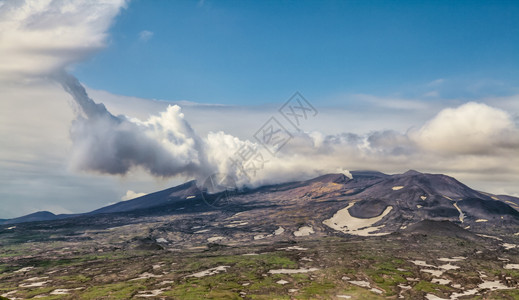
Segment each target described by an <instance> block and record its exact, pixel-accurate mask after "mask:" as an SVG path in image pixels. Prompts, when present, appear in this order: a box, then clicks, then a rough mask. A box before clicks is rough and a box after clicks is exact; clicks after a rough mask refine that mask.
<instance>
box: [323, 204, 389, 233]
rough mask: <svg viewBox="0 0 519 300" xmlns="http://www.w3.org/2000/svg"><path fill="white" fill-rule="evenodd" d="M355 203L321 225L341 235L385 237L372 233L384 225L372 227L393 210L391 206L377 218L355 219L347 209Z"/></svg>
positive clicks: (349, 205)
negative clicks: (341, 233)
mask: <svg viewBox="0 0 519 300" xmlns="http://www.w3.org/2000/svg"><path fill="white" fill-rule="evenodd" d="M353 205H355V203H350V204H348V206H347V207H345V208H343V209H341V210H339V211H337V212H336V213H335V214H334V215H333V216H332V217H331V218H330V219H327V220H324V221H323V224H324V225H326V226H328V227H330V228H332V229H335V230H337V231H341V232H343V233H348V234H351V235H359V236H377V235H386V234H389V233H373V232H375V231H377V230H379V229H380V228H382V227H384V225H379V226H374V227H372V225H374V224H375V223H377V222H379V221H381V220H382V219H383V218H384V217H385V216H387V214H389V212H390V211H391V210H392V209H393V207H392V206H388V207H386V209H385V210H384V212H382V214H380V215H379V216H377V217H373V218H367V219H363V218H355V217H353V216H352V215H350V212H349V209H350V208H351V207H353Z"/></svg>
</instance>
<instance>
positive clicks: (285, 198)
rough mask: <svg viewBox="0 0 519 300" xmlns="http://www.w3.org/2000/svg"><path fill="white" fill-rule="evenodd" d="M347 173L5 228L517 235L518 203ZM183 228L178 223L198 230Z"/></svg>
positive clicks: (189, 191) (40, 217) (427, 180)
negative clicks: (210, 219)
mask: <svg viewBox="0 0 519 300" xmlns="http://www.w3.org/2000/svg"><path fill="white" fill-rule="evenodd" d="M351 174H352V176H353V178H351V179H350V178H348V177H346V176H345V175H344V174H327V175H323V176H319V177H317V178H314V179H311V180H306V181H300V182H291V183H283V184H275V185H269V186H263V187H259V188H255V189H244V190H240V191H234V192H233V193H231V194H225V192H223V193H219V194H213V195H208V194H202V191H201V190H200V189H199V188H197V185H196V183H195V182H194V181H190V182H187V183H184V184H182V185H179V186H176V187H173V188H169V189H166V190H163V191H159V192H156V193H152V194H148V195H145V196H142V197H138V198H135V199H132V200H128V201H121V202H118V203H116V204H113V205H109V206H106V207H103V208H100V209H97V210H94V211H92V212H89V213H85V214H80V215H58V216H56V215H54V214H52V213H50V212H37V213H34V214H30V215H27V216H23V217H20V218H16V219H10V220H6V221H4V222H3V224H14V223H21V222H33V221H49V220H55V219H64V218H72V217H78V216H80V217H82V220H87V219H85V218H91V217H95V216H106V217H103V218H108V217H109V216H110V215H111V214H118V215H121V214H133V215H134V216H146V215H160V214H162V215H168V214H170V215H178V214H188V213H191V214H193V217H194V218H195V219H196V220H199V216H200V215H207V213H205V212H219V213H220V214H222V216H226V215H228V212H231V211H234V212H243V218H246V217H247V215H248V214H250V216H249V217H248V218H252V219H246V220H244V222H248V223H251V224H252V223H257V224H258V226H256V227H255V229H254V230H256V231H262V230H263V231H265V232H268V231H274V230H276V228H277V227H276V226H281V225H283V226H284V227H287V228H288V227H294V230H297V228H295V227H297V226H302V225H304V224H309V225H308V226H310V227H311V228H312V230H314V231H316V233H315V234H324V235H328V234H350V235H365V236H369V235H380V234H388V233H391V232H396V231H402V230H406V229H407V230H409V229H408V228H417V229H416V230H418V229H420V228H421V229H420V230H423V228H426V227H427V226H426V227H424V226H421V227H417V226H418V225H416V224H429V223H421V222H422V221H427V220H430V221H449V222H451V223H453V224H457V227H460V228H462V229H469V228H470V230H471V231H472V230H476V231H477V230H479V231H481V232H490V231H493V230H497V231H510V232H512V231H513V230H516V231H517V228H518V225H519V198H516V197H512V196H501V195H499V196H498V195H492V194H488V193H484V192H479V191H476V190H473V189H471V188H470V187H468V186H466V185H464V184H463V183H461V182H459V181H458V180H456V179H454V178H452V177H449V176H446V175H441V174H426V173H420V172H417V171H414V170H410V171H408V172H406V173H403V174H396V175H388V174H384V173H381V172H376V171H352V172H351ZM202 195H204V196H205V197H202ZM211 197H212V199H219V198H223V199H224V200H225V201H227V203H224V205H222V206H221V207H215V206H213V205H208V204H207V202H204V199H205V200H207V199H209V198H211ZM252 212H254V213H252ZM206 221H207V220H205V221H196V222H199V223H200V222H202V223H204V222H206ZM85 222H87V223H88V221H85ZM193 222H194V221H193ZM196 222H195V223H196ZM188 223H189V222H187V223H186V222H185V223H184V224H180V223H179V224H177V225H176V226H180V227H181V228H184V227H185V228H188V227H189V226H190V225H193V226H195V227H196V226H203V225H201V224H198V225H197V224H194V223H193V224H191V223H189V224H188ZM274 224H277V225H274ZM430 224H436V223H430ZM442 224H443V223H442ZM186 226H187V227H186ZM229 228H233V227H232V226H231V227H229ZM186 230H187V231H186V232H190V230H189V229H186ZM222 234H225V233H222Z"/></svg>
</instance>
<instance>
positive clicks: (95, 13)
mask: <svg viewBox="0 0 519 300" xmlns="http://www.w3.org/2000/svg"><path fill="white" fill-rule="evenodd" d="M2 3H4V4H3V5H2V6H0V79H1V80H20V79H22V78H25V79H27V76H40V75H47V74H49V73H51V72H54V71H56V70H60V69H62V68H64V67H66V66H68V65H69V64H70V63H73V62H77V61H79V60H82V59H84V58H85V57H86V56H87V55H89V54H91V53H92V52H94V51H96V50H99V49H100V48H103V47H104V46H105V41H106V38H107V33H106V30H107V29H108V27H109V26H110V24H111V23H112V21H113V19H114V17H115V16H116V15H117V14H118V12H119V10H120V9H121V8H122V7H124V6H125V3H126V1H125V0H106V1H100V2H98V1H89V0H77V1H55V0H54V1H52V0H26V1H8V2H2Z"/></svg>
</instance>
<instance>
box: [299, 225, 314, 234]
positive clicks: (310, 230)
mask: <svg viewBox="0 0 519 300" xmlns="http://www.w3.org/2000/svg"><path fill="white" fill-rule="evenodd" d="M312 233H315V231H314V228H313V227H312V226H302V227H299V229H298V230H297V231H294V235H295V236H309V235H310V234H312Z"/></svg>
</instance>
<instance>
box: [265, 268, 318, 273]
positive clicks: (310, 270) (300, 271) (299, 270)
mask: <svg viewBox="0 0 519 300" xmlns="http://www.w3.org/2000/svg"><path fill="white" fill-rule="evenodd" d="M317 270H319V269H318V268H309V269H305V268H300V269H277V270H270V271H269V273H270V274H298V273H308V272H314V271H317Z"/></svg>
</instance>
